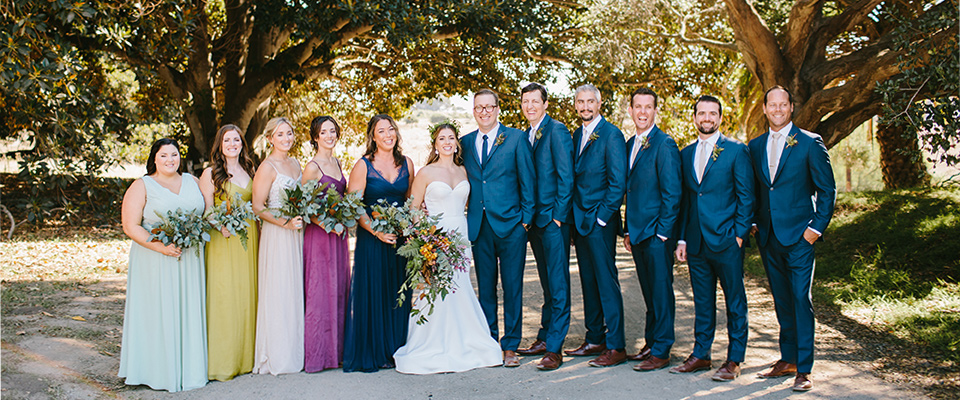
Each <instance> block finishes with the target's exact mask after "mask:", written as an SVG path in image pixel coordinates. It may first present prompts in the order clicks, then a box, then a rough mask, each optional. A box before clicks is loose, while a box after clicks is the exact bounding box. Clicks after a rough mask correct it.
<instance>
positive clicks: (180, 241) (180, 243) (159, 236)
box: [150, 208, 210, 257]
mask: <svg viewBox="0 0 960 400" xmlns="http://www.w3.org/2000/svg"><path fill="white" fill-rule="evenodd" d="M156 214H157V216H158V217H160V222H159V223H157V224H156V225H154V226H152V227H151V228H150V241H151V242H160V243H163V245H164V246H166V245H169V244H173V245H176V246H177V247H179V248H180V249H181V250H184V249H188V248H190V247H193V249H194V251H196V252H197V256H198V257H199V256H200V245H202V244H204V243H206V242H209V241H210V234H209V233H207V226H209V225H207V222H206V220H204V219H203V216H201V215H200V214H199V213H197V212H194V211H184V210H183V209H180V208H177V209H176V210H171V211H167V213H166V215H163V214H160V213H159V212H157V213H156Z"/></svg>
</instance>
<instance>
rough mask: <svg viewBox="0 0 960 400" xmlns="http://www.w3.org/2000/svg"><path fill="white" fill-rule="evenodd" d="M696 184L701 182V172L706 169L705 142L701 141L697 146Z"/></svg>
mask: <svg viewBox="0 0 960 400" xmlns="http://www.w3.org/2000/svg"><path fill="white" fill-rule="evenodd" d="M696 167H697V183H700V182H701V181H703V170H704V169H706V168H707V142H705V141H703V140H701V141H700V143H699V144H698V145H697V165H696Z"/></svg>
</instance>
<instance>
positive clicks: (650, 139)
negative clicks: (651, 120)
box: [631, 127, 666, 167]
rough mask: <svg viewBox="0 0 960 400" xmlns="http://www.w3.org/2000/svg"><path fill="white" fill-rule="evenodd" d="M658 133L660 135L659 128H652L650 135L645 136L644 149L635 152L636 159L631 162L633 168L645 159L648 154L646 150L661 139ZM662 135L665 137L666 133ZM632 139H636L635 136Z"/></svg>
mask: <svg viewBox="0 0 960 400" xmlns="http://www.w3.org/2000/svg"><path fill="white" fill-rule="evenodd" d="M660 133H662V132H661V131H660V128H657V127H654V128H653V130H651V131H650V133H648V134H647V145H646V146H645V147H646V149H644V147H641V148H640V150H639V151H637V159H636V160H633V164H634V165H633V166H634V167H636V166H637V165H639V164H640V159H641V158H643V157H646V155H647V154H649V153H650V152H649V151H646V150H649V149H651V148H653V146H654V145H656V144H658V143H659V140H660V139H661V137H660ZM664 135H666V133H664ZM634 138H636V135H634ZM631 151H632V150H631Z"/></svg>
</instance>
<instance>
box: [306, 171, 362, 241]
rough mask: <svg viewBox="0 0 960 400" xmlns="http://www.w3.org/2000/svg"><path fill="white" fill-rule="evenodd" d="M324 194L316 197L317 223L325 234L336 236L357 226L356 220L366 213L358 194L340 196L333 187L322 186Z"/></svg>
mask: <svg viewBox="0 0 960 400" xmlns="http://www.w3.org/2000/svg"><path fill="white" fill-rule="evenodd" d="M324 186H325V187H327V189H326V194H324V195H321V196H320V197H317V202H318V204H319V208H320V210H322V211H321V212H320V213H319V214H317V222H319V223H320V227H321V228H323V229H324V230H325V231H327V233H331V232H336V233H337V234H338V235H339V234H341V233H343V232H344V231H345V230H346V229H347V228H351V227H354V226H356V225H357V220H359V219H360V217H361V216H363V214H364V213H365V212H366V210H365V209H364V208H363V201H362V199H361V195H360V192H350V193H346V194H344V195H340V193H339V192H337V188H335V187H334V186H333V185H329V184H324Z"/></svg>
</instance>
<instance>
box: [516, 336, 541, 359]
mask: <svg viewBox="0 0 960 400" xmlns="http://www.w3.org/2000/svg"><path fill="white" fill-rule="evenodd" d="M546 352H547V343H546V342H544V341H542V340H540V339H537V340H536V341H535V342H533V344H531V345H530V347H529V348H526V349H517V354H520V355H523V356H535V355H538V354H543V353H546Z"/></svg>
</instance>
